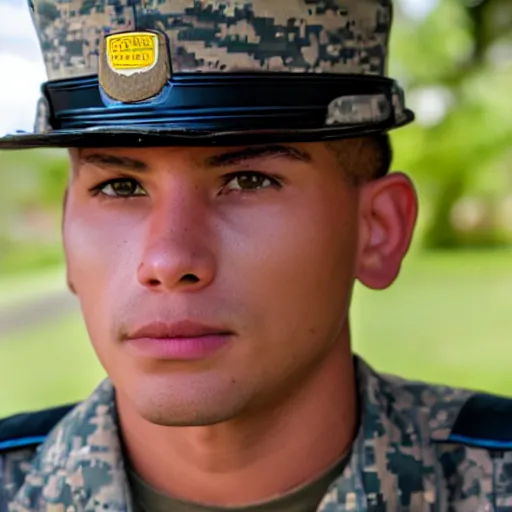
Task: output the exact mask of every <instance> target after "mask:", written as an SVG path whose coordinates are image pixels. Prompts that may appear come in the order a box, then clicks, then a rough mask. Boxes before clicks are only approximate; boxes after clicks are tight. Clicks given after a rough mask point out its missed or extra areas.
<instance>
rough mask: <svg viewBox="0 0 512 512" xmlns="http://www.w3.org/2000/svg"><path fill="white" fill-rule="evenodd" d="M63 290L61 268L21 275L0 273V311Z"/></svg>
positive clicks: (64, 285)
mask: <svg viewBox="0 0 512 512" xmlns="http://www.w3.org/2000/svg"><path fill="white" fill-rule="evenodd" d="M65 290H66V279H65V273H64V270H63V268H62V266H58V267H49V268H48V269H46V270H44V271H41V270H38V271H37V272H36V271H34V272H25V273H23V274H17V273H11V272H10V273H0V309H3V308H5V307H7V306H9V307H13V306H18V305H20V304H23V303H26V302H27V301H30V300H35V299H41V298H44V297H45V296H47V295H48V294H53V293H56V292H59V291H65Z"/></svg>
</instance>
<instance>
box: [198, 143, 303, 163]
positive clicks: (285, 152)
mask: <svg viewBox="0 0 512 512" xmlns="http://www.w3.org/2000/svg"><path fill="white" fill-rule="evenodd" d="M278 157H281V158H287V159H289V160H295V161H297V160H298V161H301V162H311V155H310V154H309V153H308V152H306V151H300V150H298V149H296V148H293V147H291V146H281V145H266V146H254V147H251V146H250V147H246V148H243V149H240V150H238V151H232V152H229V153H221V154H219V155H214V156H211V157H209V158H207V159H206V161H205V163H204V164H203V165H205V166H206V167H227V166H229V165H236V164H240V163H242V162H244V161H246V160H255V159H257V158H278Z"/></svg>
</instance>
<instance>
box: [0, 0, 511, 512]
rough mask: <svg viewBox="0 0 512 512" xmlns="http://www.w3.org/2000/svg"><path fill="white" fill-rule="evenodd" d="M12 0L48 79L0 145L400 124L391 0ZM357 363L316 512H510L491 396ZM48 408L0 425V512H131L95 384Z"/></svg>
mask: <svg viewBox="0 0 512 512" xmlns="http://www.w3.org/2000/svg"><path fill="white" fill-rule="evenodd" d="M29 5H30V9H31V12H32V17H33V19H34V23H35V27H36V29H37V32H38V35H39V39H40V41H41V47H42V51H43V55H44V58H45V62H46V68H47V72H48V81H47V82H46V83H45V84H43V87H42V97H41V100H40V102H39V104H38V108H37V112H38V114H37V115H38V119H37V122H36V125H35V132H34V133H15V134H11V135H8V136H6V137H3V138H0V149H19V148H24V147H52V146H53V147H80V146H92V147H104V146H109V145H110V146H118V147H119V146H131V147H141V146H157V145H166V146H168V145H173V144H178V145H200V146H205V145H214V144H216V145H219V144H225V145H228V144H229V145H231V144H244V145H247V144H250V143H258V142H270V141H278V142H296V141H323V140H331V139H340V138H344V137H351V136H362V135H367V134H375V133H376V134H382V133H386V132H387V131H388V130H391V129H394V128H397V127H400V126H404V125H405V124H407V123H410V122H411V121H412V120H413V117H414V116H413V113H412V112H411V111H410V110H409V109H407V108H406V106H405V101H404V95H403V92H402V90H401V88H400V87H399V86H398V84H397V83H396V82H395V81H394V80H392V79H391V78H388V77H386V76H385V73H386V67H387V44H388V37H389V31H390V27H391V18H392V9H391V0H286V1H285V0H251V1H249V0H223V1H218V0H108V1H106V0H29ZM13 22H14V21H13ZM356 365H357V371H358V383H359V386H358V389H359V391H360V393H361V401H360V403H361V406H362V407H361V411H362V416H361V423H360V429H359V433H358V436H357V439H356V440H355V443H354V445H353V447H352V455H351V459H350V463H349V464H348V466H347V467H346V469H345V470H344V472H343V474H342V476H341V477H340V478H339V479H338V480H337V481H336V482H334V483H333V485H332V487H331V489H330V491H329V492H328V493H327V495H326V496H325V497H324V499H323V501H322V503H321V505H320V506H319V512H342V511H358V512H366V511H368V512H370V511H375V512H377V511H383V512H384V511H385V512H391V511H392V512H394V511H400V512H475V511H476V512H484V511H495V512H505V511H512V495H511V490H512V483H511V482H512V480H511V478H510V476H511V474H510V473H511V472H512V470H511V466H510V461H511V456H510V454H509V452H508V451H507V450H510V449H512V441H511V439H512V434H511V433H510V432H508V429H507V425H511V424H512V405H511V404H510V402H509V401H508V400H505V399H500V398H497V397H491V396H485V395H473V394H472V393H470V392H466V391H459V390H451V389H448V388H440V387H433V386H428V385H424V384H414V383H410V382H406V381H402V380H399V379H397V378H394V377H386V376H382V375H379V374H377V373H375V372H373V371H372V370H371V369H370V368H369V367H368V366H367V365H365V363H364V362H363V361H361V360H358V359H356ZM65 412H66V409H61V410H59V411H57V412H55V411H50V412H42V413H40V414H36V415H28V416H24V417H22V418H14V419H13V418H11V419H8V420H5V421H3V422H0V484H1V485H0V512H21V511H24V512H28V511H41V512H42V511H45V512H89V511H91V512H92V511H98V510H110V511H112V512H120V511H129V510H130V509H131V506H132V505H131V503H130V491H129V488H128V484H127V477H126V472H125V468H124V461H123V457H122V451H121V444H120V437H119V432H118V421H117V417H116V408H115V400H114V391H113V388H112V385H111V383H110V382H109V381H108V380H107V381H106V382H104V383H103V384H102V385H101V386H100V387H99V388H98V389H97V391H96V392H95V393H94V394H93V395H92V396H91V397H90V398H89V399H87V400H86V401H84V402H83V403H81V404H79V405H78V406H76V407H75V408H72V409H71V410H70V412H67V413H66V414H64V413H65ZM63 415H64V416H65V417H64V418H63V419H62V416H63ZM54 424H56V426H55V427H54V428H51V427H52V426H53V425H54ZM50 430H51V433H50V434H49V435H48V436H47V437H46V434H47V433H48V431H50ZM37 446H39V447H38V448H37V449H36V447H37Z"/></svg>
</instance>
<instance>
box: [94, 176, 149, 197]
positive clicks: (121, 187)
mask: <svg viewBox="0 0 512 512" xmlns="http://www.w3.org/2000/svg"><path fill="white" fill-rule="evenodd" d="M97 190H98V192H100V193H101V194H103V195H105V196H107V197H134V196H145V195H146V191H145V190H144V189H143V188H142V187H141V186H140V184H139V183H138V182H137V181H135V180H132V179H129V178H122V179H117V180H110V181H108V182H107V183H103V184H102V185H100V186H99V187H97Z"/></svg>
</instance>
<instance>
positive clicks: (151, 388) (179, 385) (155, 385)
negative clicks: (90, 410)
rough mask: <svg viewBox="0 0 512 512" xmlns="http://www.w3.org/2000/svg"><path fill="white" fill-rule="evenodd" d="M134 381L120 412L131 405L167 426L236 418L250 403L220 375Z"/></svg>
mask: <svg viewBox="0 0 512 512" xmlns="http://www.w3.org/2000/svg"><path fill="white" fill-rule="evenodd" d="M133 384H134V383H133V382H132V383H131V385H130V387H131V389H130V392H129V394H128V396H127V397H126V400H119V401H118V402H119V403H118V407H119V408H120V412H121V413H122V412H123V408H130V409H132V410H133V412H134V413H136V415H137V416H139V417H140V418H143V419H144V420H146V421H148V422H150V423H152V424H154V425H160V426H165V427H200V426H211V425H216V424H218V423H223V422H226V421H229V420H231V419H234V418H235V417H236V416H237V415H238V414H240V413H241V411H242V410H243V409H244V408H245V406H246V401H245V400H244V399H243V396H242V394H241V393H239V390H238V389H236V386H235V385H233V384H232V383H229V382H223V381H221V380H219V379H217V380H213V379H211V378H206V377H204V376H203V377H201V376H199V375H197V374H195V375H188V376H187V375H183V374H181V375H173V376H172V377H171V376H165V377H162V376H158V377H154V376H153V377H148V376H145V377H144V379H141V382H140V384H139V385H136V386H133Z"/></svg>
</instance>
